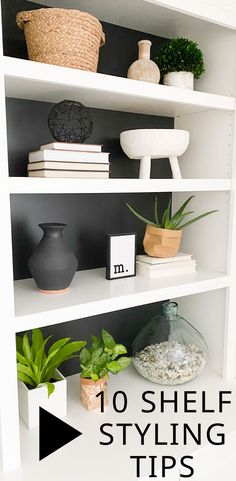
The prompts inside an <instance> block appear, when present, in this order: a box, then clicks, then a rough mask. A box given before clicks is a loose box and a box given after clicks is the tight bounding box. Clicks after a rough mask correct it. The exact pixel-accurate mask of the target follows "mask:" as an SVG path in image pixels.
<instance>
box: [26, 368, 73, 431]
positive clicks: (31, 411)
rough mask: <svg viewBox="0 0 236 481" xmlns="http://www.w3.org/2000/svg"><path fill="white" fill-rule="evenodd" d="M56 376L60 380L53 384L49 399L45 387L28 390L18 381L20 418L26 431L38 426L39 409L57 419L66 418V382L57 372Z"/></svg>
mask: <svg viewBox="0 0 236 481" xmlns="http://www.w3.org/2000/svg"><path fill="white" fill-rule="evenodd" d="M57 374H58V375H59V376H60V378H61V380H60V381H56V382H55V383H53V384H54V386H55V390H54V392H53V393H52V394H51V396H50V397H48V390H47V388H46V387H44V386H43V387H38V388H35V389H29V388H28V387H27V386H26V384H24V383H23V382H22V381H18V394H19V411H20V416H21V418H22V419H23V421H24V423H25V424H26V426H27V428H28V429H31V428H34V427H36V426H38V425H39V407H42V408H44V409H46V410H47V411H49V412H50V413H51V414H54V415H55V416H57V417H58V418H63V417H65V416H66V414H67V381H66V379H65V378H64V376H63V375H62V374H61V373H60V372H59V371H57Z"/></svg>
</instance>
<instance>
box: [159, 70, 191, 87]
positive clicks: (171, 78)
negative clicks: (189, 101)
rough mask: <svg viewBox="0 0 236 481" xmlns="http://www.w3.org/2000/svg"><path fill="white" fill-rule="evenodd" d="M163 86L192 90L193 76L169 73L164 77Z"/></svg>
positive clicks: (187, 73)
mask: <svg viewBox="0 0 236 481" xmlns="http://www.w3.org/2000/svg"><path fill="white" fill-rule="evenodd" d="M163 84H164V85H168V86H169V87H177V88H180V89H188V90H193V89H194V75H193V73H192V72H169V73H167V74H166V75H164V79H163Z"/></svg>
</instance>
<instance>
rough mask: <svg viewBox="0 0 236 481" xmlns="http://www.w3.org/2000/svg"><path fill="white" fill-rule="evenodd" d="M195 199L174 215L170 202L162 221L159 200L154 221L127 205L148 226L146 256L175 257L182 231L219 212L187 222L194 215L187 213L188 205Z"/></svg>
mask: <svg viewBox="0 0 236 481" xmlns="http://www.w3.org/2000/svg"><path fill="white" fill-rule="evenodd" d="M193 197H194V196H191V197H189V198H188V199H187V200H186V201H185V202H184V203H183V204H182V206H181V207H180V208H179V209H178V210H177V212H175V214H173V215H172V214H171V200H170V201H169V204H168V207H167V208H166V209H165V211H164V214H163V216H162V219H161V220H160V221H159V217H158V208H157V198H156V200H155V205H154V220H153V221H151V220H149V219H146V218H145V217H143V216H142V215H141V214H139V213H138V212H136V211H135V210H134V209H133V207H131V206H130V205H129V204H126V205H127V207H128V208H129V210H130V211H131V212H132V214H134V215H135V216H136V217H138V219H139V220H141V221H142V222H144V223H145V224H147V226H146V231H145V236H144V239H143V246H144V251H145V252H146V254H148V255H149V256H152V257H174V256H175V255H176V254H177V252H178V250H179V247H180V241H181V237H182V230H183V229H185V228H186V227H188V226H190V225H191V224H193V223H194V222H197V221H198V220H200V219H202V218H203V217H206V216H208V215H210V214H213V213H214V212H217V211H216V210H211V211H209V212H205V213H203V214H201V215H199V216H197V217H194V218H193V219H190V220H188V221H187V222H186V217H187V216H189V215H190V214H193V213H194V212H193V211H190V212H185V209H186V207H187V205H188V204H189V202H190V201H191V200H192V198H193Z"/></svg>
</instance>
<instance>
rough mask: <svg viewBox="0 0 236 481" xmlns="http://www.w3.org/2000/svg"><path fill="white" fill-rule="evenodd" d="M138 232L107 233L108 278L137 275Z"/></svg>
mask: <svg viewBox="0 0 236 481" xmlns="http://www.w3.org/2000/svg"><path fill="white" fill-rule="evenodd" d="M136 245H137V234H136V233H134V232H132V233H128V234H108V235H107V267H106V278H107V279H108V280H113V279H122V278H125V277H134V276H136Z"/></svg>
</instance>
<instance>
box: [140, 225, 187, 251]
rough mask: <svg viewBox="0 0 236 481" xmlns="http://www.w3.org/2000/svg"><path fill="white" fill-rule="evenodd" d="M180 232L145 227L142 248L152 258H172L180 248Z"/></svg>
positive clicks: (149, 226)
mask: <svg viewBox="0 0 236 481" xmlns="http://www.w3.org/2000/svg"><path fill="white" fill-rule="evenodd" d="M181 236H182V231H181V230H169V229H161V228H159V227H153V226H151V225H147V226H146V232H145V236H144V239H143V246H144V250H145V252H146V254H148V255H149V256H152V257H174V256H175V255H176V254H177V252H178V250H179V246H180V241H181Z"/></svg>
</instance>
